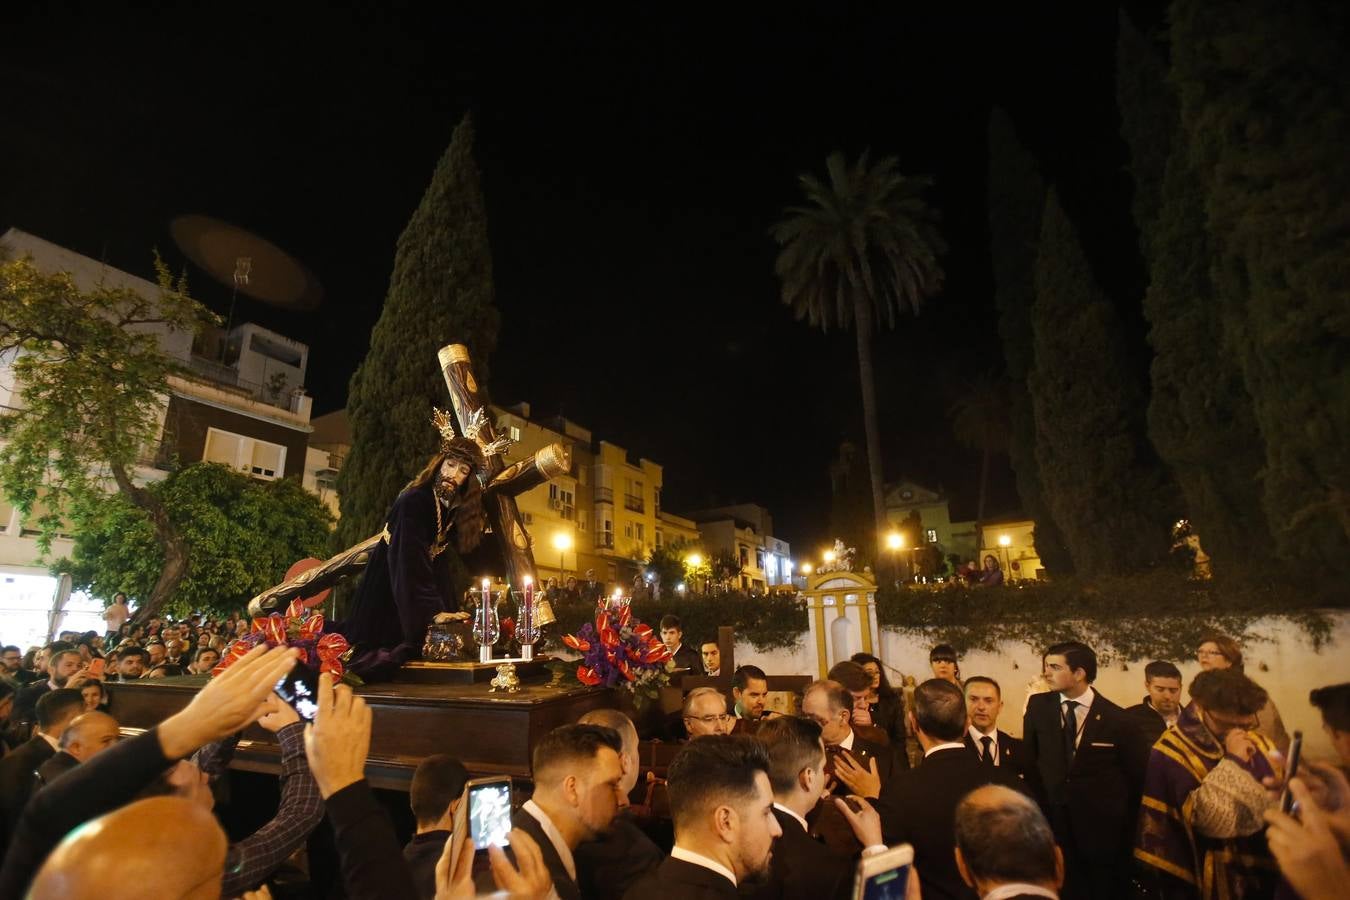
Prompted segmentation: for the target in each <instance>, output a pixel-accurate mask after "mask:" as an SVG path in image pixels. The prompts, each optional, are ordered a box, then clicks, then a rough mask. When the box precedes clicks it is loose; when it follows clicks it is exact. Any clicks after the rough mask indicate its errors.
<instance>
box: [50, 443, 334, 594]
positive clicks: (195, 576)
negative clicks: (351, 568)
mask: <svg viewBox="0 0 1350 900" xmlns="http://www.w3.org/2000/svg"><path fill="white" fill-rule="evenodd" d="M147 490H148V491H149V492H150V493H151V495H152V496H154V497H155V499H156V500H157V501H159V502H160V503H161V504H163V506H164V508H165V510H167V512H168V515H169V518H170V520H171V521H172V522H173V524H174V526H175V527H176V528H178V529H179V531H180V533H181V534H182V538H183V542H184V543H185V544H186V546H187V558H188V565H187V571H186V572H185V573H184V577H183V580H182V582H181V583H180V584H179V585H178V588H177V590H176V591H175V592H174V594H173V596H172V597H171V598H170V599H169V600H168V602H167V603H165V604H164V605H163V606H162V607H161V611H164V612H170V613H173V614H175V615H186V614H188V613H192V612H198V611H201V612H207V611H209V612H215V613H221V614H227V613H230V612H238V611H240V610H241V609H242V608H243V607H244V605H245V604H246V603H247V602H248V600H249V598H251V597H252V596H253V595H254V594H257V593H259V592H260V591H262V590H264V589H266V588H268V587H271V586H272V585H274V584H277V583H279V582H280V581H281V580H282V577H283V575H284V574H285V572H286V570H287V569H288V568H289V567H290V565H291V564H292V563H294V562H296V561H297V560H300V559H304V558H305V557H310V556H317V557H320V558H322V557H324V556H325V555H326V549H327V547H328V542H329V538H330V531H331V529H332V525H333V518H332V516H331V515H330V514H329V512H328V510H327V508H325V507H324V506H323V504H322V503H320V502H319V500H318V498H316V497H315V496H314V495H312V494H310V493H309V492H308V491H306V490H305V489H304V488H303V487H302V486H301V484H300V482H299V481H298V480H297V479H294V478H284V479H280V480H278V481H270V482H264V481H259V480H257V479H255V478H250V477H248V476H247V475H243V474H241V473H239V472H235V471H232V470H231V469H229V468H228V467H227V466H223V465H219V464H217V463H197V464H195V465H191V466H188V467H186V468H184V469H180V470H179V471H177V472H173V473H171V474H170V475H169V477H168V478H166V479H165V480H163V481H161V482H157V483H155V484H152V485H150V486H149V487H148V488H147ZM81 526H82V527H81V528H80V529H79V531H78V532H77V533H76V536H75V547H74V550H73V551H72V554H71V558H70V559H62V560H59V561H58V562H56V563H55V564H54V565H53V566H52V571H53V572H54V573H55V572H70V574H71V577H72V579H73V581H74V584H75V587H76V588H77V589H81V590H87V591H89V592H90V593H91V594H93V595H94V596H97V597H111V596H112V595H113V594H114V593H115V592H117V591H125V592H126V593H127V594H128V595H129V596H130V597H131V598H132V599H133V600H141V599H142V598H145V597H147V596H148V595H149V594H150V592H151V591H152V590H153V587H154V584H155V582H156V580H157V578H158V573H159V570H160V569H161V568H162V567H163V565H164V559H163V552H162V551H161V550H160V548H159V546H158V544H157V542H156V541H155V536H154V528H153V526H152V525H151V523H150V520H149V518H148V517H147V515H146V513H145V512H144V511H143V510H141V509H139V508H137V507H136V506H134V505H132V504H131V503H130V502H128V501H126V500H125V499H124V498H121V497H114V498H111V499H109V500H107V501H105V502H104V503H102V504H100V506H99V507H98V509H97V511H96V512H95V513H94V514H93V515H90V516H88V517H87V519H86V520H85V521H83V522H82V523H81Z"/></svg>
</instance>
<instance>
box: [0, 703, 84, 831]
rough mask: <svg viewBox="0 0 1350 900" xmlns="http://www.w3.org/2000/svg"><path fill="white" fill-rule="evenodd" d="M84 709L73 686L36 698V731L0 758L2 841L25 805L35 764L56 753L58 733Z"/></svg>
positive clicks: (30, 789)
mask: <svg viewBox="0 0 1350 900" xmlns="http://www.w3.org/2000/svg"><path fill="white" fill-rule="evenodd" d="M83 709H84V698H83V697H81V696H80V692H79V691H77V690H75V689H73V688H57V689H56V690H54V691H48V692H47V693H45V694H43V695H42V696H41V697H40V698H38V702H37V711H36V712H37V732H36V733H35V734H34V735H33V737H32V738H31V739H29V741H28V742H27V743H26V744H22V745H20V746H19V747H18V749H16V750H15V751H14V752H13V753H11V754H9V755H8V756H6V757H5V758H4V759H0V815H3V817H4V825H5V834H6V840H8V837H9V836H10V835H13V834H14V829H15V827H16V826H17V825H18V823H19V817H20V816H21V815H22V814H23V808H24V807H25V806H27V805H28V798H29V796H31V795H32V793H33V786H34V782H35V780H36V772H37V770H38V767H39V766H41V765H42V764H43V763H45V762H46V761H47V760H49V759H51V758H52V757H53V756H55V755H56V750H57V748H58V746H59V745H60V741H61V735H62V734H64V733H65V730H66V727H67V726H68V725H70V722H71V720H72V719H74V718H75V717H76V716H78V715H79V714H80V712H81V711H82V710H83Z"/></svg>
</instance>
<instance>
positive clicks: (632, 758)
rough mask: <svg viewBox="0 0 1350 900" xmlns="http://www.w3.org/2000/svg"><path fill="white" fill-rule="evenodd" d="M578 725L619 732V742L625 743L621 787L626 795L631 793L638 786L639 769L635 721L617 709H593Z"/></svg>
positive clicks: (622, 753)
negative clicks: (594, 726) (598, 726)
mask: <svg viewBox="0 0 1350 900" xmlns="http://www.w3.org/2000/svg"><path fill="white" fill-rule="evenodd" d="M577 724H578V725H600V726H603V727H605V728H612V729H613V730H614V731H616V732H618V734H619V740H621V741H622V742H623V750H621V751H620V752H619V755H620V756H622V757H623V781H622V782H620V784H619V787H620V789H621V790H622V791H623V793H624V794H625V795H627V794H628V793H630V792H631V791H632V790H633V788H634V787H636V786H637V779H638V769H639V766H638V733H637V729H636V728H635V727H633V720H632V719H630V718H628V717H627V716H626V715H624V714H623V713H621V712H619V711H618V710H617V709H593V710H591V711H590V712H588V713H586V715H584V716H582V717H581V718H580V719H577Z"/></svg>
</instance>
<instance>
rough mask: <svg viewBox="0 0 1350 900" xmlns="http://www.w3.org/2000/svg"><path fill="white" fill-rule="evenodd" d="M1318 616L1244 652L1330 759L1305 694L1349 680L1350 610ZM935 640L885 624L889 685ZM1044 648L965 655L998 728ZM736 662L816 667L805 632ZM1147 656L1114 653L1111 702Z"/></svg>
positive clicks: (1135, 682) (740, 654) (1269, 631)
mask: <svg viewBox="0 0 1350 900" xmlns="http://www.w3.org/2000/svg"><path fill="white" fill-rule="evenodd" d="M1321 616H1322V617H1323V620H1324V621H1325V623H1326V625H1327V627H1328V629H1329V630H1328V631H1325V632H1323V631H1321V630H1320V629H1319V630H1318V632H1316V634H1317V635H1318V637H1317V638H1316V639H1315V638H1314V636H1313V635H1314V633H1313V632H1310V631H1309V629H1308V628H1307V627H1306V625H1305V624H1304V623H1303V622H1301V621H1299V620H1296V619H1291V618H1288V617H1285V616H1266V617H1262V618H1258V619H1256V620H1255V621H1253V622H1251V623H1250V624H1249V625H1248V629H1247V635H1248V636H1247V637H1246V638H1245V639H1244V643H1243V653H1244V655H1245V657H1246V672H1247V674H1248V675H1250V676H1251V677H1252V678H1253V679H1254V680H1255V681H1257V682H1258V683H1259V684H1261V686H1262V687H1264V688H1265V689H1266V690H1267V691H1269V692H1270V695H1271V698H1272V699H1273V700H1274V701H1275V705H1276V706H1277V707H1279V710H1280V714H1281V716H1283V718H1284V723H1285V727H1286V728H1287V729H1288V730H1289V732H1290V733H1291V734H1292V733H1293V731H1294V729H1301V730H1302V731H1303V734H1304V740H1305V746H1306V749H1307V751H1308V752H1309V753H1310V754H1311V755H1313V756H1322V757H1327V756H1331V755H1332V749H1331V743H1330V741H1328V740H1327V737H1326V735H1325V733H1324V732H1323V731H1322V720H1321V716H1320V714H1319V713H1318V712H1317V710H1315V709H1313V708H1312V706H1311V705H1310V704H1309V703H1308V692H1309V691H1310V690H1312V689H1313V688H1315V687H1320V686H1322V685H1327V684H1339V683H1341V682H1345V681H1350V653H1347V652H1346V647H1347V646H1350V612H1348V611H1345V610H1328V611H1324V612H1322V613H1321ZM1066 624H1067V623H1066ZM1203 626H1204V622H1203V621H1199V620H1198V621H1197V622H1196V623H1195V628H1196V630H1197V632H1198V631H1199V630H1202V629H1203ZM1088 627H1089V629H1090V625H1089V626H1088ZM1166 627H1168V628H1169V629H1172V628H1175V623H1174V622H1169V623H1167V625H1166ZM1074 630H1078V629H1077V628H1075V629H1074ZM934 643H936V640H934V639H932V638H929V637H926V636H924V635H923V634H915V633H898V632H895V631H892V630H890V629H886V628H883V630H882V652H881V654H880V656H881V658H882V661H883V662H885V663H886V665H887V666H888V667H890V668H891V669H892V671H890V672H889V673H888V674H889V676H890V678H891V683H892V684H898V683H899V681H900V679H899V678H898V677H897V676H896V673H895V671H894V670H896V669H898V670H899V671H900V672H903V673H905V674H911V675H914V676H915V678H916V679H917V680H919V681H922V680H923V679H924V678H926V677H928V676H929V674H930V672H929V668H928V651H929V649H930V648H931V647H932V645H933V644H934ZM1042 649H1043V648H1042V647H1039V646H1037V647H1033V646H1031V645H1030V644H1027V643H1024V642H1022V641H1002V642H1000V643H999V644H998V645H997V648H996V649H994V650H970V651H968V652H966V653H963V654H962V656H961V675H962V677H969V676H971V675H987V676H989V677H990V678H993V679H994V680H995V681H997V682H998V683H999V685H1000V686H1001V687H1002V688H1003V698H1004V706H1003V714H1002V716H1000V717H999V728H1001V729H1003V730H1004V731H1006V732H1008V733H1009V734H1012V735H1016V736H1020V735H1021V733H1022V704H1023V702H1024V700H1025V698H1026V694H1027V690H1026V689H1027V684H1028V683H1029V682H1030V681H1031V680H1032V679H1033V678H1035V677H1036V675H1037V674H1038V673H1039V671H1040V663H1041V660H1040V654H1041V651H1042ZM736 662H737V663H738V664H745V663H753V664H755V665H757V666H759V667H760V668H762V669H764V671H766V672H768V673H770V674H779V675H787V674H806V673H809V674H813V675H814V674H815V673H816V654H815V648H814V647H811V646H809V643H808V641H807V640H806V633H805V632H803V633H802V636H801V640H800V641H799V642H798V643H797V644H796V645H795V646H793V647H790V648H776V649H772V650H758V649H756V648H755V647H754V646H753V645H752V644H751V643H750V642H749V641H746V640H738V641H737V642H736ZM1145 662H1147V660H1136V661H1130V662H1124V661H1122V660H1121V659H1118V658H1117V659H1112V660H1110V661H1109V662H1106V663H1104V664H1103V665H1102V666H1101V668H1100V671H1099V672H1098V674H1097V682H1096V684H1095V685H1094V687H1095V688H1096V689H1097V690H1098V691H1100V693H1101V694H1102V695H1103V696H1105V697H1107V698H1109V699H1110V700H1111V701H1112V702H1114V703H1117V704H1119V705H1120V706H1132V705H1134V704H1135V703H1138V702H1139V701H1140V700H1142V699H1143V696H1144V663H1145ZM1172 662H1174V663H1176V664H1177V667H1178V668H1180V669H1181V675H1182V680H1183V684H1182V693H1183V699H1185V696H1184V695H1185V686H1186V684H1188V683H1189V682H1190V679H1191V678H1193V677H1194V676H1195V674H1196V672H1198V671H1199V665H1198V664H1197V663H1196V662H1195V658H1194V656H1193V655H1192V656H1191V657H1190V658H1187V659H1176V658H1174V659H1172Z"/></svg>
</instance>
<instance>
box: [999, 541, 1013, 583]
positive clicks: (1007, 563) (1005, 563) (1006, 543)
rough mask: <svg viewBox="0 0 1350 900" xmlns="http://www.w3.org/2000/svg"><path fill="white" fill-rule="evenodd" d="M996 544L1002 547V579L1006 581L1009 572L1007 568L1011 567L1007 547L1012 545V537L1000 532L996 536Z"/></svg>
mask: <svg viewBox="0 0 1350 900" xmlns="http://www.w3.org/2000/svg"><path fill="white" fill-rule="evenodd" d="M998 545H999V546H1000V547H1002V548H1003V579H1004V580H1005V581H1006V580H1007V579H1008V577H1009V575H1010V574H1011V572H1010V571H1009V569H1010V568H1011V566H1012V563H1011V562H1010V561H1009V558H1008V548H1009V547H1011V546H1012V537H1011V536H1010V535H1006V534H1000V535H999V536H998Z"/></svg>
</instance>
